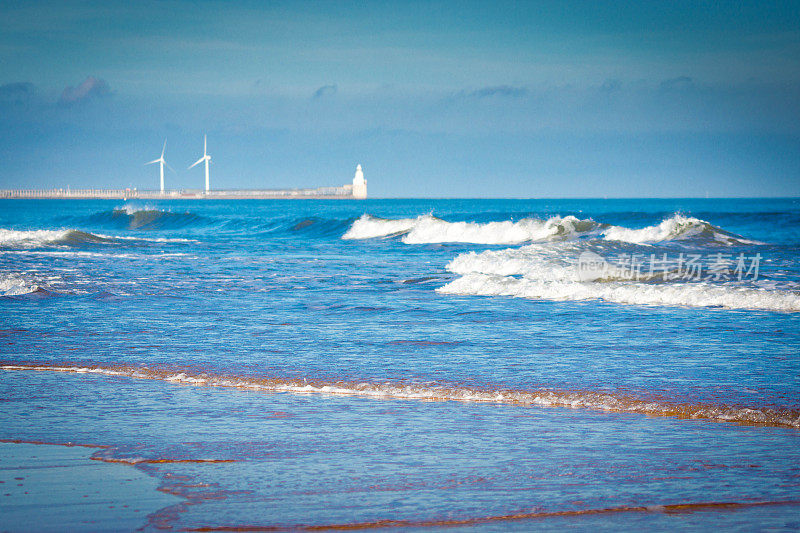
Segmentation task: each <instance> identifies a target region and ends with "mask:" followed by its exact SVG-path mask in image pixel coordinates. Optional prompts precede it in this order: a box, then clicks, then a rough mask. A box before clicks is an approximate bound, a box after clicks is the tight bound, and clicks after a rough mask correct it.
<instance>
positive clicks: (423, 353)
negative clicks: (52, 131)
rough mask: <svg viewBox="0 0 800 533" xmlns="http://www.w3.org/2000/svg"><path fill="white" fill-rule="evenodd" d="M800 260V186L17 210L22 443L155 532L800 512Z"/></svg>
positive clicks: (766, 517)
mask: <svg viewBox="0 0 800 533" xmlns="http://www.w3.org/2000/svg"><path fill="white" fill-rule="evenodd" d="M798 252H800V201H798V200H791V199H788V200H613V201H611V200H609V201H601V200H568V201H567V200H539V201H532V200H526V201H522V200H519V201H512V200H505V201H497V200H457V201H456V200H425V201H422V200H420V201H412V200H393V201H388V200H387V201H380V200H370V201H364V202H350V201H234V202H225V201H186V202H178V201H169V202H157V201H154V202H147V203H144V202H142V203H123V202H118V201H116V202H115V201H85V202H84V201H55V200H53V201H3V202H2V203H0V294H2V295H3V296H0V335H2V336H0V363H2V365H3V366H4V370H2V371H0V398H2V399H3V400H4V401H3V402H0V419H2V424H0V439H19V440H37V441H47V442H67V441H71V442H82V443H87V444H89V443H90V444H104V445H110V446H111V448H109V449H107V450H103V451H102V453H103V454H105V457H106V458H108V459H114V460H116V459H124V460H126V461H129V462H133V463H138V464H139V466H140V468H143V469H145V470H146V471H148V472H149V473H151V474H152V475H154V476H156V477H158V478H159V479H161V480H162V483H163V484H164V486H165V487H168V488H169V490H172V491H174V492H176V493H179V494H182V495H184V496H187V497H190V498H191V499H190V500H189V501H191V502H193V503H194V504H193V505H189V506H186V507H185V508H181V509H178V510H177V511H176V510H175V509H173V510H168V512H167V511H165V513H163V514H162V515H159V516H157V517H151V520H150V522H149V527H153V528H155V527H167V526H171V527H174V528H197V527H245V526H247V527H250V526H254V527H273V526H276V527H286V528H296V527H299V526H304V525H312V526H323V525H328V526H329V525H336V524H347V525H353V524H369V523H372V522H377V524H372V525H378V524H382V525H387V526H396V527H406V528H410V529H415V528H426V527H433V526H437V525H438V526H443V525H451V526H460V527H470V528H478V529H486V530H498V531H501V530H502V531H504V530H508V529H519V530H529V529H531V528H533V527H535V528H539V529H561V528H563V527H571V528H578V529H598V528H600V529H608V530H616V529H619V528H620V527H630V526H631V525H639V526H640V527H647V528H650V529H664V530H667V529H673V528H675V527H686V528H707V527H711V526H721V527H744V528H748V529H750V528H752V527H756V526H758V527H778V528H789V529H791V528H797V527H798V525H800V524H798V521H797V519H796V516H797V513H798V509H800V506H798V505H797V504H785V502H787V501H795V500H800V488H799V486H800V468H799V467H798V466H797V465H798V464H800V460H799V459H800V446H799V445H800V433H799V432H798V429H800V353H798V347H800V327H798V326H800V261H798V257H799V256H798ZM587 258H588V259H592V258H593V260H595V261H600V262H601V263H602V267H603V268H602V270H592V269H588V270H587V268H586V264H587V263H586V261H587ZM598 258H599V259H598ZM592 264H597V263H596V262H595V263H592ZM163 460H168V461H173V460H180V461H184V462H177V463H176V462H157V463H154V462H153V461H163ZM218 460H222V461H226V462H209V461H218ZM227 461H230V462H227ZM710 504H711V505H710ZM722 504H724V505H722ZM727 504H737V506H733V507H731V506H730V505H727ZM739 504H743V505H739ZM753 504H758V505H753ZM761 504H765V505H761ZM676 505H677V506H682V507H669V506H676ZM663 506H667V507H663ZM608 509H612V510H613V512H607V511H606V510H608ZM596 511H602V512H596ZM385 521H389V522H385ZM448 521H451V522H448Z"/></svg>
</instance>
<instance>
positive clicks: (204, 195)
mask: <svg viewBox="0 0 800 533" xmlns="http://www.w3.org/2000/svg"><path fill="white" fill-rule="evenodd" d="M363 197H366V191H364V196H363ZM363 197H362V196H360V195H354V194H353V185H351V184H347V185H342V186H341V187H318V188H314V189H228V190H217V191H214V190H212V191H203V190H193V189H181V190H173V191H164V192H161V191H155V190H139V189H70V188H66V189H6V190H0V198H13V199H63V200H67V199H76V200H77V199H86V200H134V199H140V200H195V199H196V200H215V199H219V200H253V199H295V200H311V199H339V200H346V199H349V200H352V199H356V198H357V199H361V198H363Z"/></svg>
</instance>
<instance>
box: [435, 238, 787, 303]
mask: <svg viewBox="0 0 800 533" xmlns="http://www.w3.org/2000/svg"><path fill="white" fill-rule="evenodd" d="M578 250H579V248H578V246H577V245H569V244H567V245H558V246H555V245H553V246H551V247H542V246H537V245H530V246H523V247H522V248H514V249H508V250H487V251H485V252H482V253H475V252H469V253H463V254H459V255H458V256H456V257H455V258H454V259H453V260H452V261H450V263H448V264H447V266H446V268H447V270H448V271H450V272H452V273H454V274H458V275H460V276H461V277H459V278H457V279H455V280H453V281H451V282H450V283H448V284H446V285H445V286H443V287H440V288H438V289H437V292H439V293H441V294H453V295H465V296H466V295H474V296H513V297H518V298H529V299H541V300H573V301H575V300H604V301H607V302H613V303H619V304H629V305H660V306H678V307H722V308H726V309H753V310H764V311H778V312H798V311H800V293H797V292H794V291H791V290H778V289H774V288H769V289H767V288H761V287H750V286H744V285H742V284H737V283H733V282H731V283H712V282H708V281H696V282H695V281H685V280H684V281H680V280H675V281H664V274H665V273H667V272H668V271H666V270H665V271H658V272H655V273H654V274H653V275H651V276H644V277H642V278H641V279H639V280H636V281H634V280H632V279H629V278H625V277H624V276H623V275H617V274H616V273H615V271H616V270H617V269H616V268H614V267H611V268H610V270H609V272H608V273H607V274H606V275H604V276H603V277H601V278H598V279H591V280H589V279H586V278H584V279H581V277H580V276H579V271H578V269H577V263H576V262H573V261H571V260H570V259H569V258H570V257H571V256H573V255H575V252H577V251H578ZM598 257H599V256H598Z"/></svg>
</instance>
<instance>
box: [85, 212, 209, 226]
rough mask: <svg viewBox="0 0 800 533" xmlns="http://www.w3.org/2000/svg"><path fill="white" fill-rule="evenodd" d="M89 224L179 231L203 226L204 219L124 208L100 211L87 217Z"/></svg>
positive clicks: (187, 213)
mask: <svg viewBox="0 0 800 533" xmlns="http://www.w3.org/2000/svg"><path fill="white" fill-rule="evenodd" d="M87 221H88V222H89V223H90V224H97V225H102V226H104V227H112V228H117V229H128V230H140V231H144V230H162V229H181V228H186V227H192V226H200V225H205V224H206V223H207V222H208V221H207V220H206V218H205V217H202V216H200V215H196V214H194V213H189V212H185V213H173V212H171V211H164V210H161V209H153V208H150V207H143V208H137V207H132V206H125V207H122V208H117V209H113V210H111V211H102V212H99V213H95V214H93V215H91V216H89V217H88V219H87Z"/></svg>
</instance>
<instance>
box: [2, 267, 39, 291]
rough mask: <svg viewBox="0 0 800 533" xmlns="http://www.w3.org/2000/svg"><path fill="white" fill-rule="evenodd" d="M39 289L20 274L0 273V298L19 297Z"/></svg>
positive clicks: (34, 283)
mask: <svg viewBox="0 0 800 533" xmlns="http://www.w3.org/2000/svg"><path fill="white" fill-rule="evenodd" d="M40 289H41V287H40V286H39V285H38V284H37V283H36V282H35V281H33V280H31V279H26V278H25V277H24V276H23V275H22V274H17V273H12V272H0V296H21V295H23V294H30V293H32V292H36V291H38V290H40Z"/></svg>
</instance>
